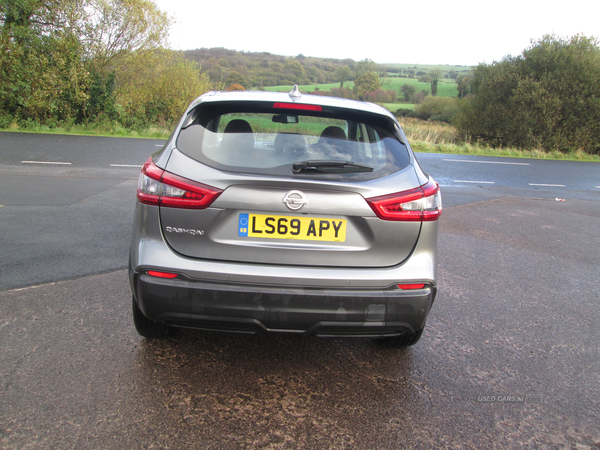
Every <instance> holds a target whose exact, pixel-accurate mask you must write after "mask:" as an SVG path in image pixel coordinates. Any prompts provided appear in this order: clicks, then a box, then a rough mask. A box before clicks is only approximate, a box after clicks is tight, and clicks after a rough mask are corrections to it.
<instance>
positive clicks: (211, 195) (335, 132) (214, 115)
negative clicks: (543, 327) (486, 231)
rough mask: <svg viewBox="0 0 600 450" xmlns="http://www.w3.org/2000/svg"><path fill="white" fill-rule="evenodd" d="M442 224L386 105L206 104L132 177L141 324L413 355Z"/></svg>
mask: <svg viewBox="0 0 600 450" xmlns="http://www.w3.org/2000/svg"><path fill="white" fill-rule="evenodd" d="M440 214H441V197H440V193H439V187H438V185H437V184H436V183H435V181H433V180H432V179H431V178H430V177H429V176H428V175H426V174H424V173H423V172H422V171H421V169H420V168H419V166H418V164H417V162H416V160H415V158H414V155H413V153H412V151H411V150H410V147H409V145H408V143H407V142H406V138H405V137H404V135H403V133H402V131H401V129H400V127H399V125H398V123H397V121H396V120H395V118H394V117H393V116H392V115H391V114H389V113H387V112H386V111H385V110H383V109H380V108H378V107H376V106H375V105H370V104H365V103H360V102H353V101H347V100H342V99H328V98H322V97H313V96H305V95H302V96H300V95H299V94H295V93H293V94H291V95H286V94H271V93H248V92H242V93H210V94H207V95H205V96H202V97H200V98H199V99H198V100H196V101H195V102H194V103H193V104H192V105H191V106H190V108H189V109H188V111H187V112H186V114H185V115H184V117H183V118H182V120H181V122H180V124H179V126H178V127H177V129H176V131H175V133H174V134H173V136H172V137H171V138H170V140H169V141H168V142H167V144H166V145H165V147H164V148H163V149H162V150H161V151H160V152H159V153H157V154H155V155H153V157H151V158H150V159H149V160H148V161H147V163H146V164H145V165H144V168H143V169H142V173H141V174H140V181H139V186H138V202H137V205H136V213H135V222H134V232H133V238H132V245H131V257H130V280H131V286H132V291H133V308H134V317H137V319H136V326H137V328H138V331H140V333H141V334H142V335H147V336H155V335H159V334H161V332H163V331H166V330H168V329H169V328H168V327H172V326H178V327H192V328H200V329H208V330H223V331H238V332H251V333H253V332H257V331H277V332H286V333H298V334H315V335H318V336H363V337H388V338H390V340H392V341H393V342H395V343H397V344H399V345H408V344H412V343H414V342H416V340H418V337H419V336H420V333H421V332H422V329H423V327H424V326H425V321H426V318H427V315H428V313H429V310H430V308H431V306H432V304H433V301H434V298H435V294H436V289H437V284H436V267H437V261H436V258H437V256H436V255H437V231H438V230H437V229H438V219H439V216H440Z"/></svg>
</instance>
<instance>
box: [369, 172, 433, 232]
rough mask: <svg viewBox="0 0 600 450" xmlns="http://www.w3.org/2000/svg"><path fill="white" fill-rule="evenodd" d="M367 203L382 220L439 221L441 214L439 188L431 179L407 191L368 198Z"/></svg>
mask: <svg viewBox="0 0 600 450" xmlns="http://www.w3.org/2000/svg"><path fill="white" fill-rule="evenodd" d="M367 203H369V206H370V207H371V209H372V210H373V211H374V212H375V214H377V217H379V218H380V219H383V220H398V221H409V222H422V221H425V222H428V221H433V220H437V219H439V218H440V215H441V214H442V195H441V193H440V187H439V185H438V184H437V183H436V182H435V181H433V180H431V179H430V180H429V182H428V183H427V184H424V185H423V186H420V187H418V188H415V189H411V190H409V191H404V192H398V193H396V194H389V195H382V196H381V197H372V198H368V199H367Z"/></svg>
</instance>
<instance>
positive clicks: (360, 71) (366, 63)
mask: <svg viewBox="0 0 600 450" xmlns="http://www.w3.org/2000/svg"><path fill="white" fill-rule="evenodd" d="M355 71H356V78H360V77H362V76H363V75H366V74H368V73H370V72H374V73H378V72H379V66H378V65H377V63H375V61H373V60H372V59H368V58H367V59H363V60H362V61H359V62H357V63H356V69H355Z"/></svg>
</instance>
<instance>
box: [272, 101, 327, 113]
mask: <svg viewBox="0 0 600 450" xmlns="http://www.w3.org/2000/svg"><path fill="white" fill-rule="evenodd" d="M273 108H283V109H297V110H302V111H323V108H321V107H320V106H319V105H306V104H302V103H281V102H278V103H275V104H273Z"/></svg>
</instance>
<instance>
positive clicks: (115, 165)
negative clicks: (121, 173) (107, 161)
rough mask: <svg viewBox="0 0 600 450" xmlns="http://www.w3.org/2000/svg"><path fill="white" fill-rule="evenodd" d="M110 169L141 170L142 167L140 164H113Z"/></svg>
mask: <svg viewBox="0 0 600 450" xmlns="http://www.w3.org/2000/svg"><path fill="white" fill-rule="evenodd" d="M110 167H135V168H138V169H139V168H141V167H142V166H141V165H139V164H111V165H110Z"/></svg>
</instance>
